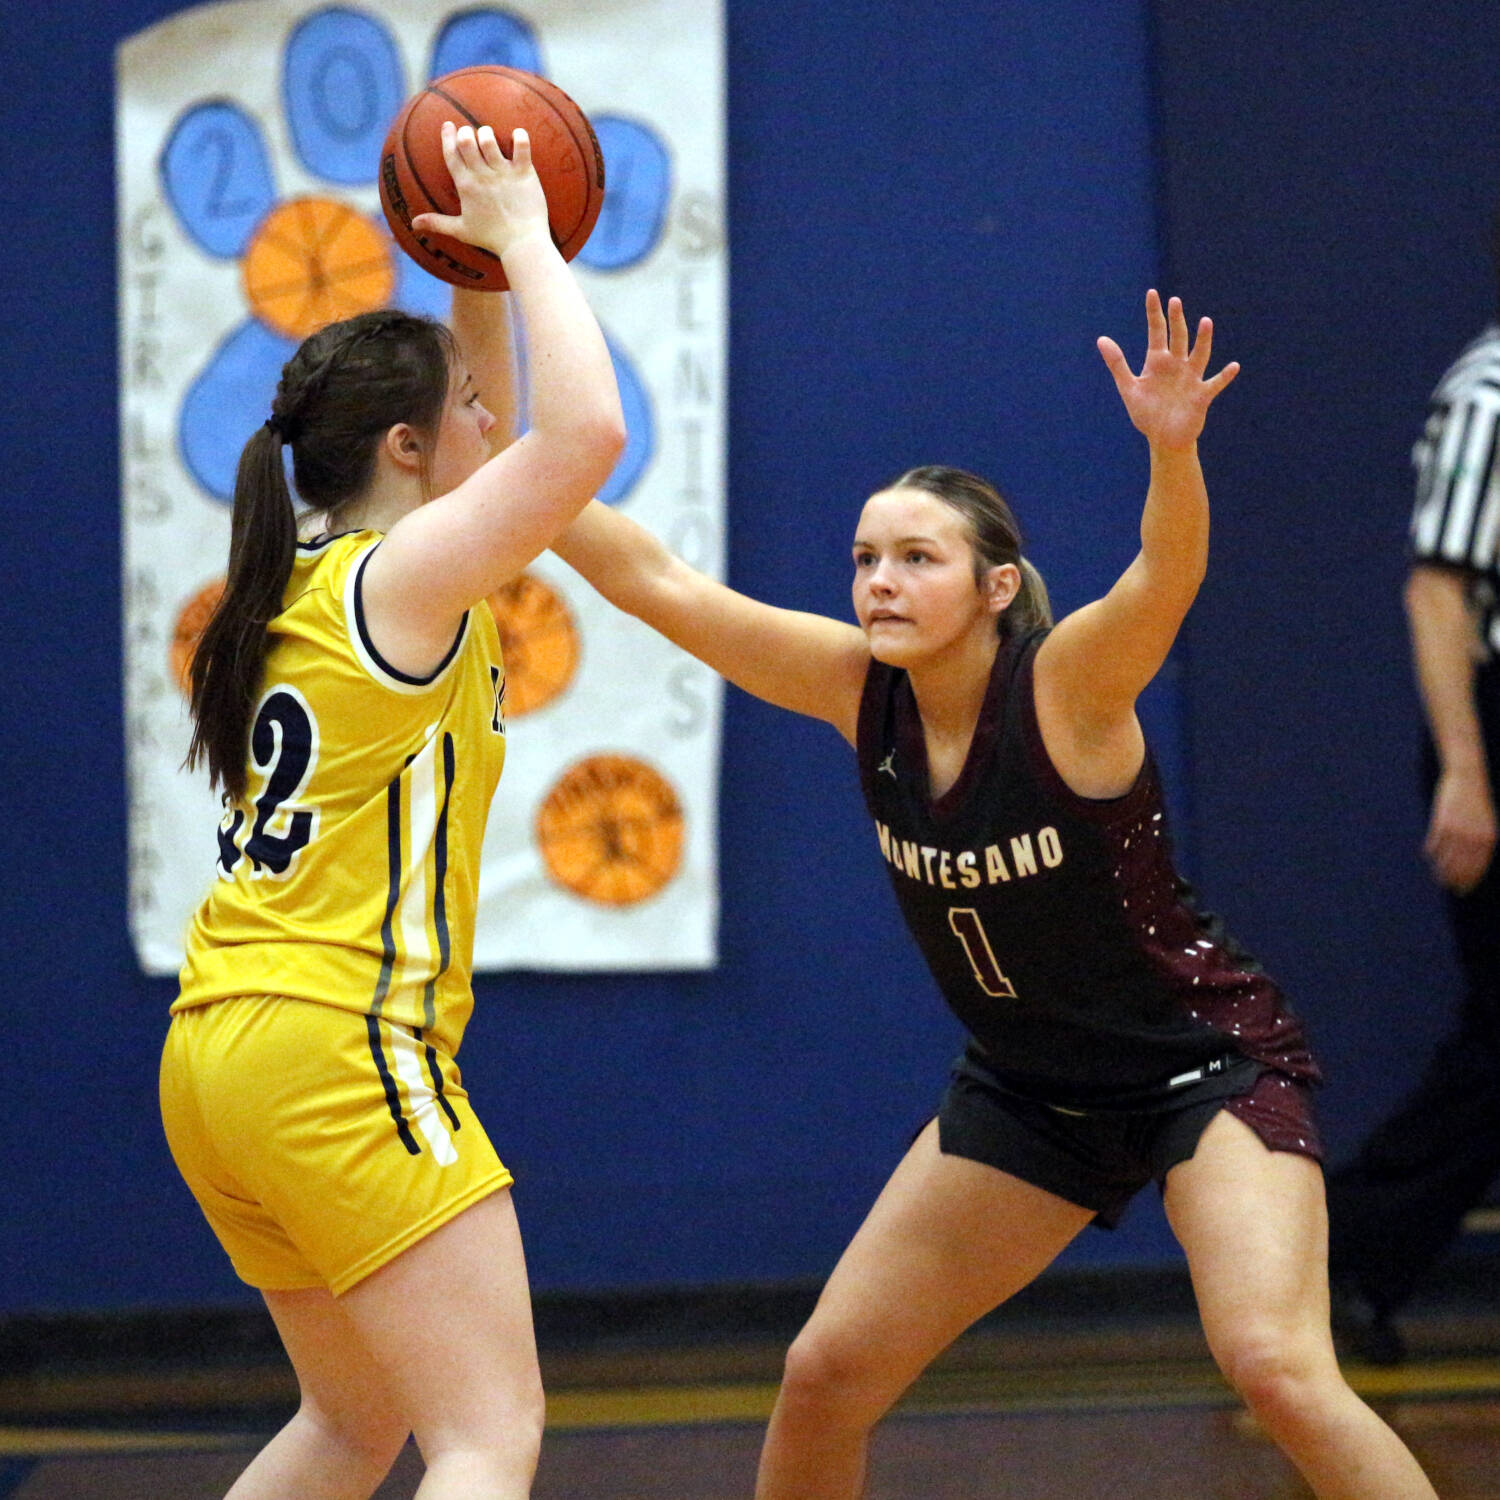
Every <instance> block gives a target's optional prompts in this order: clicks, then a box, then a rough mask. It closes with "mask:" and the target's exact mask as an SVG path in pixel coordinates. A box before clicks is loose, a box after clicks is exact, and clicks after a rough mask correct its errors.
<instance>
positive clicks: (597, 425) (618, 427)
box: [571, 403, 627, 490]
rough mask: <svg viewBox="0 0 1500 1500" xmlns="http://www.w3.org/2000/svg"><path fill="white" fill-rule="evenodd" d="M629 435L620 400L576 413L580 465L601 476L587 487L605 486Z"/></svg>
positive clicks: (575, 444) (574, 444)
mask: <svg viewBox="0 0 1500 1500" xmlns="http://www.w3.org/2000/svg"><path fill="white" fill-rule="evenodd" d="M626 438H627V433H626V431H625V418H624V417H623V416H622V415H621V413H620V408H619V405H618V403H615V404H614V405H613V407H611V406H610V405H608V404H606V405H602V406H601V407H600V408H599V409H598V410H596V411H582V412H577V413H575V414H574V424H573V431H572V434H571V446H572V448H573V451H574V453H575V454H576V455H577V458H578V462H579V464H580V466H581V467H584V468H586V469H587V470H588V471H589V472H590V473H591V474H596V475H597V476H598V477H597V478H596V479H594V480H593V481H592V482H591V483H590V484H589V485H588V486H587V487H588V488H589V489H590V490H597V489H600V488H602V487H603V485H604V482H605V480H607V479H608V478H609V476H610V475H611V474H612V473H614V469H615V465H616V464H617V463H619V461H620V455H621V454H622V453H624V451H625V442H626Z"/></svg>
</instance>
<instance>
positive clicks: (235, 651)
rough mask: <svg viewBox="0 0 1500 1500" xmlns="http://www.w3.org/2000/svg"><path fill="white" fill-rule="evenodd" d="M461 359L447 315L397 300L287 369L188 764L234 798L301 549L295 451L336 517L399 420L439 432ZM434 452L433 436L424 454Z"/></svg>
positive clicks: (357, 492) (240, 522) (259, 447)
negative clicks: (271, 630)
mask: <svg viewBox="0 0 1500 1500" xmlns="http://www.w3.org/2000/svg"><path fill="white" fill-rule="evenodd" d="M455 355H456V350H455V346H454V342H453V335H452V334H451V333H450V332H449V331H448V329H447V328H445V327H444V326H443V325H442V324H441V323H437V322H434V321H433V320H432V319H430V318H419V317H413V316H412V315H411V314H409V313H404V312H398V311H396V310H394V309H389V308H387V309H384V310H382V311H380V312H371V313H362V314H361V315H360V316H359V317H356V318H349V319H346V320H345V321H344V322H341V323H330V324H329V325H328V326H327V327H326V328H320V329H319V330H318V331H317V332H316V333H314V334H311V335H309V336H308V337H307V338H306V339H304V340H303V341H302V344H301V345H300V346H299V347H298V349H297V352H296V353H295V354H294V355H293V356H292V357H291V359H289V360H288V361H287V363H286V365H285V366H284V367H283V368H282V372H281V380H280V383H279V384H278V385H277V387H276V395H275V399H274V400H273V401H272V403H271V415H270V418H269V419H268V420H267V421H266V422H265V423H264V424H263V425H262V426H260V427H258V428H257V429H256V430H255V432H254V433H252V434H251V436H250V440H249V441H248V442H247V443H246V444H245V447H244V450H243V452H242V453H241V454H240V462H239V468H238V470H237V472H236V474H235V480H234V514H233V519H232V521H231V523H230V539H229V570H228V575H227V577H226V579H225V584H224V594H223V597H222V598H221V599H220V601H219V604H218V607H217V608H216V609H215V610H214V613H213V615H212V617H211V618H210V620H209V622H208V624H207V626H206V627H205V628H204V631H203V635H202V637H201V639H200V640H199V642H198V647H197V650H196V652H195V653H194V656H193V663H192V670H191V695H190V701H191V707H192V715H193V737H192V741H191V743H190V744H189V746H188V753H187V758H186V761H185V764H186V765H187V766H188V767H189V768H193V767H196V766H197V765H198V764H199V763H200V762H206V763H207V766H208V774H209V781H210V784H211V785H215V786H218V787H220V788H221V789H222V791H223V792H224V794H225V795H226V797H228V798H234V799H237V798H240V797H243V796H244V795H245V789H246V784H247V780H248V772H247V767H246V750H247V746H248V744H249V736H250V716H251V714H252V712H253V711H254V707H255V698H256V695H257V694H258V692H259V691H260V679H261V672H262V669H263V667H264V664H265V655H266V627H267V625H269V623H270V622H271V620H273V619H274V618H275V617H276V616H277V615H278V614H280V612H281V599H282V594H283V592H284V591H285V589H286V584H287V579H288V578H289V577H290V576H291V572H292V562H293V560H294V558H295V556H296V548H297V513H296V507H295V505H294V503H293V499H292V493H291V490H290V488H289V487H288V485H287V478H286V464H285V459H284V450H285V449H286V448H290V449H291V458H292V464H291V467H292V479H293V483H294V484H295V485H296V489H297V495H298V497H299V498H300V499H301V500H302V501H303V503H304V504H306V505H307V506H308V507H310V508H311V509H313V510H320V511H323V512H325V513H326V514H328V515H330V516H333V515H335V514H336V513H337V512H338V510H339V509H340V508H341V507H342V506H346V505H348V504H349V503H350V502H351V501H353V500H356V499H358V498H359V497H360V496H361V495H362V494H363V493H364V492H365V490H366V489H367V488H368V487H369V484H370V482H371V480H372V479H373V477H374V474H375V463H376V454H377V452H378V450H379V446H380V443H381V441H382V440H383V439H384V437H385V434H386V433H387V432H388V431H389V430H390V429H391V428H392V427H393V426H395V425H396V424H397V423H398V422H406V423H409V424H410V425H411V426H412V427H414V428H416V429H417V430H418V431H419V432H423V433H426V434H428V435H429V436H431V437H435V436H436V433H437V430H438V426H439V424H440V423H441V421H442V415H443V405H444V403H445V401H446V400H447V395H448V388H449V382H450V380H451V378H452V370H453V365H454V362H455ZM430 451H431V444H430V443H429V444H427V445H426V447H425V448H424V450H423V452H424V461H425V457H426V455H427V454H428V453H430ZM424 478H425V474H424Z"/></svg>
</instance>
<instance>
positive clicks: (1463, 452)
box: [1411, 323, 1500, 658]
mask: <svg viewBox="0 0 1500 1500" xmlns="http://www.w3.org/2000/svg"><path fill="white" fill-rule="evenodd" d="M1497 437H1500V323H1492V324H1491V325H1490V326H1489V327H1488V328H1486V329H1485V331H1484V332H1483V333H1482V334H1480V336H1479V337H1478V338H1477V339H1475V340H1474V342H1473V343H1472V344H1470V345H1469V347H1468V348H1467V349H1465V350H1464V352H1463V353H1462V354H1460V355H1459V357H1458V358H1457V359H1456V360H1455V361H1454V362H1453V364H1452V365H1451V366H1450V367H1449V369H1448V372H1447V374H1445V375H1444V376H1443V378H1442V379H1441V380H1440V381H1439V382H1438V385H1437V389H1436V390H1435V391H1434V392H1433V393H1432V399H1431V400H1430V401H1429V402H1428V404H1427V426H1426V427H1425V428H1424V429H1423V432H1422V436H1421V437H1420V438H1418V440H1417V443H1416V446H1415V447H1413V449H1412V453H1411V457H1412V463H1413V464H1414V465H1415V466H1416V470H1417V504H1416V508H1415V510H1414V511H1413V512H1412V518H1411V553H1412V558H1413V560H1414V561H1416V562H1423V563H1433V564H1435V565H1437V566H1439V567H1447V568H1456V569H1458V570H1460V571H1461V572H1463V573H1465V574H1466V575H1467V576H1468V579H1469V596H1470V598H1471V600H1472V601H1473V603H1474V605H1475V606H1476V608H1477V610H1478V612H1479V633H1480V639H1481V640H1482V641H1483V642H1484V646H1485V651H1486V655H1487V656H1489V657H1491V658H1493V657H1495V656H1497V655H1500V549H1497V543H1500V445H1497V442H1496V439H1497Z"/></svg>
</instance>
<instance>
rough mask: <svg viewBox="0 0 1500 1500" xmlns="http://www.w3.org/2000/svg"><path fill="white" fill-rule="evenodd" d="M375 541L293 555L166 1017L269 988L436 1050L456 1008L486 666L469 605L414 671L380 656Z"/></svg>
mask: <svg viewBox="0 0 1500 1500" xmlns="http://www.w3.org/2000/svg"><path fill="white" fill-rule="evenodd" d="M379 542H380V535H379V533H376V532H371V531H359V532H349V533H346V534H344V535H342V536H337V537H334V538H331V539H329V540H325V541H321V542H314V543H303V544H301V545H299V546H298V548H297V556H296V561H295V563H294V564H293V567H292V575H291V578H290V580H289V581H288V583H287V587H286V592H285V593H284V594H283V596H282V611H281V613H280V614H279V615H278V616H277V617H276V618H275V619H274V620H273V621H272V622H271V624H270V626H269V628H268V640H267V652H266V665H265V675H264V677H263V678H262V681H261V689H260V696H259V699H258V701H257V703H256V707H255V713H254V716H253V718H252V721H251V724H252V727H251V733H250V744H249V746H248V750H249V773H250V774H249V784H248V786H247V788H246V795H245V797H244V799H243V800H241V801H238V802H235V803H233V804H232V805H228V806H227V807H226V809H225V814H224V818H223V821H222V823H221V824H220V826H219V859H218V867H217V875H218V878H217V880H215V882H214V886H213V889H212V890H211V891H210V892H209V894H208V896H207V897H206V899H205V900H204V902H203V904H202V905H201V906H200V907H199V908H198V911H197V914H196V915H195V916H194V918H193V922H192V926H191V928H190V930H189V933H188V942H187V961H186V963H185V964H184V966H183V970H182V987H181V993H180V995H179V996H178V999H177V1001H176V1003H175V1004H174V1005H173V1007H172V1009H173V1010H174V1011H178V1010H183V1009H186V1008H187V1007H189V1006H194V1005H204V1004H208V1003H210V1002H212V1001H215V1000H222V999H225V998H227V997H229V996H231V995H285V996H288V997H291V998H293V999H304V1000H316V1001H322V1002H324V1003H326V1004H329V1005H337V1006H340V1007H342V1008H344V1009H346V1010H353V1011H360V1012H363V1013H365V1014H367V1015H371V1016H379V1017H383V1018H385V1019H386V1020H388V1021H392V1022H395V1023H397V1024H400V1025H405V1026H413V1027H417V1028H420V1029H421V1030H422V1031H423V1032H424V1033H425V1034H426V1036H427V1038H428V1039H429V1040H430V1041H432V1042H433V1044H434V1045H436V1046H439V1047H441V1048H443V1049H444V1050H445V1051H447V1052H449V1053H450V1054H452V1053H453V1052H455V1051H456V1050H457V1048H458V1044H459V1041H460V1039H461V1038H462V1036H463V1029H464V1025H465V1023H466V1022H467V1021H468V1018H469V1012H470V1010H471V1009H472V1008H473V996H472V992H471V989H470V972H471V966H472V962H473V947H474V911H475V901H476V897H477V893H478V886H479V859H480V846H481V843H482V842H483V838H484V827H485V821H486V818H487V817H488V815H489V807H490V801H491V799H492V798H493V796H494V793H495V787H496V784H497V783H498V781H499V779H500V771H501V768H502V766H503V765H504V762H505V718H504V702H505V669H504V663H503V662H502V660H501V655H500V638H499V633H498V632H497V630H496V628H495V622H494V619H493V617H492V616H491V614H490V611H489V610H488V609H487V608H486V607H485V606H484V605H479V606H477V607H475V608H474V609H471V610H470V611H469V613H468V614H467V616H466V617H465V619H464V622H463V625H462V627H461V628H460V630H459V633H458V637H457V639H456V640H455V641H454V644H453V648H452V650H451V651H450V652H449V653H448V656H447V657H446V658H445V660H444V661H443V663H442V664H441V665H440V666H439V667H438V669H437V671H436V672H434V673H433V674H432V676H431V677H428V678H425V679H417V678H412V677H408V676H405V675H404V674H402V673H400V672H397V671H396V670H395V669H394V668H392V667H391V666H390V665H388V664H387V663H386V662H385V661H383V660H382V659H381V657H380V654H379V652H378V651H377V650H376V649H375V647H374V645H373V644H372V642H371V641H370V638H369V633H368V631H367V630H366V628H365V623H364V611H363V606H362V603H361V592H360V579H361V576H362V574H363V571H364V566H365V564H366V562H368V560H369V558H370V555H371V553H372V552H373V550H374V549H375V547H376V546H378V545H379Z"/></svg>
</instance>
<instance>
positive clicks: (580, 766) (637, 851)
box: [536, 755, 682, 906]
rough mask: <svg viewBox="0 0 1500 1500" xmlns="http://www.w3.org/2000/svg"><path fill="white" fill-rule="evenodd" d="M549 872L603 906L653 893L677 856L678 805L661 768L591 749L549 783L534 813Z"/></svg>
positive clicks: (679, 833) (627, 902) (679, 852)
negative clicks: (602, 753)
mask: <svg viewBox="0 0 1500 1500" xmlns="http://www.w3.org/2000/svg"><path fill="white" fill-rule="evenodd" d="M536 839H537V843H538V845H539V846H540V848H541V851H542V858H543V859H544V860H545V861H546V864H547V870H548V873H549V874H550V875H551V876H552V878H553V879H554V880H555V881H557V883H558V884H559V885H561V886H565V887H566V888H567V889H568V890H570V891H573V892H574V893H575V894H576V895H579V896H583V897H585V898H586V899H587V900H590V901H597V902H599V903H600V904H602V905H605V906H629V905H631V904H632V903H634V902H636V901H644V900H646V898H647V897H649V896H654V895H655V894H656V893H657V892H658V891H659V890H661V888H662V887H663V886H664V885H666V883H667V882H668V881H669V880H670V879H671V878H672V877H673V876H674V875H675V874H676V873H677V868H678V866H679V865H680V864H681V862H682V807H681V804H680V803H679V802H678V800H677V793H676V792H675V791H674V790H673V789H672V785H671V783H670V782H669V781H667V779H666V778H665V777H664V776H662V774H661V773H660V772H659V771H657V770H655V769H653V768H652V767H651V766H648V765H647V764H646V763H645V761H643V760H637V759H635V758H634V757H633V756H629V755H591V756H589V757H588V758H587V759H586V760H581V761H579V762H578V763H577V764H576V765H573V766H571V767H569V769H568V770H567V771H565V772H564V773H563V775H562V776H561V777H560V778H559V779H558V780H557V782H556V783H554V785H553V787H552V790H551V791H550V792H548V793H547V796H546V798H545V800H544V801H543V802H542V805H541V808H540V809H539V810H538V812H537V817H536Z"/></svg>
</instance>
